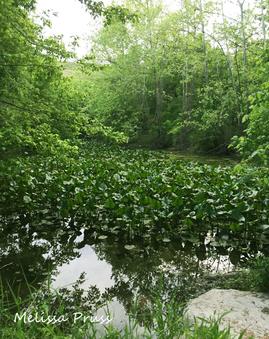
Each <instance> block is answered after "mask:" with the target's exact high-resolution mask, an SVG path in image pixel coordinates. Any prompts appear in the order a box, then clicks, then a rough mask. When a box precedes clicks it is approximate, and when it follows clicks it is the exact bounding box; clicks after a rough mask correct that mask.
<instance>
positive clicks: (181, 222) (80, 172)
mask: <svg viewBox="0 0 269 339" xmlns="http://www.w3.org/2000/svg"><path fill="white" fill-rule="evenodd" d="M1 171H2V173H3V175H2V178H1V187H2V195H1V197H0V199H1V203H2V209H1V214H2V215H3V216H4V215H6V216H13V217H14V216H20V215H23V216H24V218H26V220H29V221H30V220H35V219H36V218H37V216H38V215H39V214H40V213H41V214H42V215H43V218H44V219H46V216H48V217H49V218H50V216H51V215H55V216H57V217H58V218H63V219H65V220H68V219H69V218H73V219H74V220H75V221H80V222H82V223H85V222H86V223H88V225H92V226H93V227H94V228H96V229H97V230H99V231H103V232H107V233H108V234H109V233H115V234H117V233H121V232H124V233H126V234H128V236H129V238H133V237H134V236H139V235H145V234H151V233H156V234H159V235H160V236H163V237H164V238H167V237H168V238H169V235H171V236H172V234H174V235H175V234H177V233H179V234H180V233H183V232H185V233H188V232H190V233H192V232H197V231H198V232H201V233H202V232H203V233H204V234H206V233H207V232H208V231H209V230H211V228H212V229H214V227H219V228H221V229H223V230H226V231H227V233H228V234H229V232H231V233H234V234H238V236H242V237H244V236H246V233H247V234H248V235H251V234H252V235H253V236H255V235H257V236H258V234H259V235H260V236H262V235H263V236H264V237H265V239H264V241H265V242H266V239H267V238H266V234H267V233H266V232H267V231H268V230H267V226H266V225H268V223H269V220H268V217H269V216H268V204H269V201H268V196H269V181H268V170H267V169H256V170H254V169H252V168H248V167H245V168H244V167H243V168H242V169H241V170H235V169H233V168H232V167H220V166H212V165H202V164H198V163H192V162H186V163H185V162H184V161H175V160H169V158H167V157H166V156H165V155H163V156H162V155H159V156H157V155H156V154H154V153H150V152H146V151H127V150H121V149H119V148H113V147H112V148H109V147H108V146H103V147H102V146H100V145H99V146H95V147H90V148H89V149H88V151H87V152H84V153H83V154H82V155H80V156H78V157H77V159H74V160H73V159H64V158H58V157H57V158H51V157H50V158H47V159H44V158H37V157H34V158H33V157H32V158H28V159H24V160H23V161H22V160H21V161H16V160H10V161H9V162H5V163H4V167H3V168H2V169H1ZM263 225H264V226H263ZM267 241H268V240H267Z"/></svg>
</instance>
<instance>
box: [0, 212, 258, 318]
mask: <svg viewBox="0 0 269 339" xmlns="http://www.w3.org/2000/svg"><path fill="white" fill-rule="evenodd" d="M157 238H158V237H154V236H153V237H152V238H149V237H147V238H146V239H142V238H140V239H136V240H135V241H134V240H133V241H132V243H131V244H130V241H128V243H127V244H128V245H129V246H126V243H125V242H124V241H123V240H122V239H119V238H117V237H116V236H114V237H107V236H104V235H103V236H100V234H99V235H97V234H96V232H94V231H93V230H91V229H87V228H86V227H85V225H84V226H83V228H82V226H79V225H76V224H75V223H73V222H72V221H68V222H67V221H57V220H55V219H51V221H49V222H48V223H45V222H43V223H42V224H41V225H40V224H31V223H29V222H28V221H26V222H24V223H22V221H21V219H18V218H14V219H13V220H5V222H4V223H3V227H2V231H1V238H0V239H1V240H0V245H1V247H0V248H1V249H0V254H1V259H0V274H1V280H2V282H3V283H4V284H5V283H6V284H9V285H10V286H11V287H12V289H13V291H15V293H16V294H18V295H20V296H22V297H24V298H25V297H26V296H27V293H29V285H30V286H33V287H37V286H38V285H40V284H42V283H43V282H44V281H45V280H46V277H47V275H48V273H49V274H52V276H53V279H54V281H53V286H54V287H55V288H59V287H68V286H71V285H72V284H73V283H74V282H75V281H76V280H77V279H78V277H79V276H80V274H81V273H82V272H85V273H86V280H85V282H84V283H83V285H82V286H83V287H84V288H85V289H86V288H87V287H89V286H92V285H96V286H97V288H98V289H99V290H100V291H101V292H102V293H105V294H106V296H107V298H108V299H109V300H111V309H112V311H113V313H114V315H116V317H117V319H116V323H118V324H120V323H122V322H123V319H126V314H128V313H130V312H131V307H132V305H133V303H134V300H137V301H138V304H139V308H140V309H144V310H146V309H147V307H148V306H149V305H150V303H151V302H152V298H153V296H154V294H155V293H156V292H157V291H158V293H159V291H160V290H161V295H162V298H163V300H169V298H171V296H172V295H173V296H175V295H176V297H177V299H178V300H179V301H185V300H187V299H189V298H190V297H193V296H195V295H196V294H200V293H201V292H202V291H203V289H204V288H206V286H207V285H206V282H207V281H210V276H212V274H215V273H217V272H222V273H227V272H229V271H232V270H234V269H235V267H236V265H237V264H239V263H240V262H241V263H242V262H244V261H246V260H248V259H249V258H250V257H252V256H255V254H256V253H257V252H258V251H259V250H262V245H259V244H258V243H254V240H253V239H251V240H250V241H246V240H244V241H243V243H242V242H240V241H239V240H236V239H235V238H232V237H231V239H235V240H233V241H232V240H229V237H228V238H227V236H226V237H223V235H221V234H219V233H213V234H197V235H192V237H191V239H190V240H188V239H187V236H186V235H185V236H181V237H177V238H176V239H172V241H170V240H169V239H168V240H167V239H159V240H158V241H157V240H156V239H157ZM163 240H165V241H163ZM131 245H132V246H131ZM254 245H255V246H254ZM141 321H142V320H141Z"/></svg>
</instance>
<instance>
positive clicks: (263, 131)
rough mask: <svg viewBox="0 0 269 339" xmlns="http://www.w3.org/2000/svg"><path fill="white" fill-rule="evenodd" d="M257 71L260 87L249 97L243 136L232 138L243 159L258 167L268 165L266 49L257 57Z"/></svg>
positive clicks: (268, 101) (268, 111) (268, 102)
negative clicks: (249, 109)
mask: <svg viewBox="0 0 269 339" xmlns="http://www.w3.org/2000/svg"><path fill="white" fill-rule="evenodd" d="M257 64H258V71H259V74H260V78H261V79H262V80H261V81H264V82H263V83H262V85H261V86H260V87H259V88H257V90H256V91H255V93H254V94H253V95H252V96H251V97H250V102H251V112H250V114H249V115H246V116H245V120H246V122H247V128H246V131H245V136H242V137H240V138H234V145H235V147H236V149H237V150H238V151H239V152H240V153H241V154H242V156H243V158H244V159H246V160H248V161H253V162H255V163H257V164H259V165H264V166H267V167H268V165H269V82H268V80H267V78H268V74H269V62H268V47H267V49H265V50H264V51H263V53H262V54H261V55H260V56H259V60H258V61H257Z"/></svg>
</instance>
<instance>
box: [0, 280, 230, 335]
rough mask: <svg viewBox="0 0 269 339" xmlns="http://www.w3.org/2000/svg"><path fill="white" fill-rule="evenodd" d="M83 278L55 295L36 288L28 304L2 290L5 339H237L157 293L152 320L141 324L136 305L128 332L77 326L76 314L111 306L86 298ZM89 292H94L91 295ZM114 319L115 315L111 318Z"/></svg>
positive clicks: (0, 311) (0, 330) (0, 303)
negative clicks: (187, 314) (54, 320)
mask: <svg viewBox="0 0 269 339" xmlns="http://www.w3.org/2000/svg"><path fill="white" fill-rule="evenodd" d="M82 282H83V277H82V279H80V280H79V281H78V282H76V284H74V286H73V288H72V289H70V290H66V289H60V290H57V291H55V290H52V289H51V288H50V286H46V287H44V286H43V287H41V288H40V289H39V290H33V289H32V288H31V287H30V286H28V287H29V290H30V294H29V298H28V299H27V300H22V299H21V298H20V297H18V296H15V293H13V292H12V290H9V292H11V293H9V294H8V295H9V296H11V297H9V298H8V296H7V293H6V292H7V290H4V288H3V284H1V289H0V316H1V328H0V335H1V338H5V339H9V338H10V339H13V338H19V339H34V338H48V339H49V338H52V339H64V338H65V339H67V338H74V339H85V338H91V339H95V338H108V339H114V338H115V339H116V338H122V339H125V338H126V339H132V338H147V339H150V338H160V339H167V338H168V339H170V338H171V339H172V338H197V339H203V338H204V339H211V338H212V339H230V338H232V334H231V331H230V329H229V328H227V329H222V328H221V327H220V323H221V318H214V319H213V318H212V319H209V320H206V319H202V320H201V319H200V320H196V321H194V322H193V323H190V322H189V321H188V320H187V319H185V318H184V308H183V307H182V305H179V304H178V303H177V301H176V299H175V298H172V299H170V300H169V301H164V300H163V299H162V297H161V296H160V295H159V294H158V293H159V292H158V291H157V292H156V295H155V297H154V299H153V300H152V302H151V303H150V305H148V306H149V312H150V317H148V315H147V316H145V319H147V321H144V322H141V319H140V321H138V320H137V317H136V314H137V312H140V311H141V310H140V309H139V307H138V304H136V303H134V305H133V310H132V312H131V314H130V316H129V322H128V323H127V324H126V325H125V326H124V328H122V329H118V328H116V327H115V326H114V325H113V324H111V323H110V324H105V325H96V324H95V323H92V322H91V321H86V322H83V321H77V322H74V321H73V318H72V313H74V312H82V313H83V314H87V315H88V316H89V315H90V314H95V312H96V310H97V309H98V308H99V307H101V305H105V304H104V303H103V301H102V300H101V299H102V298H101V296H100V295H99V294H98V293H97V295H95V297H94V298H93V290H91V291H90V293H88V294H87V293H86V294H85V291H84V290H82V289H81V288H80V284H81V283H82ZM88 292H89V291H88ZM16 312H18V313H19V314H20V315H22V314H23V313H24V312H27V314H32V315H33V316H34V315H35V314H38V317H39V319H40V318H41V315H42V316H43V319H47V318H48V317H49V316H50V317H53V316H54V317H55V318H57V319H60V318H61V317H62V319H63V318H64V317H65V318H66V319H68V321H67V322H59V323H56V324H53V323H42V322H35V321H33V322H31V323H25V322H24V320H23V318H22V319H20V320H18V319H17V321H16V322H14V317H15V314H16ZM107 315H108V316H110V315H109V314H107Z"/></svg>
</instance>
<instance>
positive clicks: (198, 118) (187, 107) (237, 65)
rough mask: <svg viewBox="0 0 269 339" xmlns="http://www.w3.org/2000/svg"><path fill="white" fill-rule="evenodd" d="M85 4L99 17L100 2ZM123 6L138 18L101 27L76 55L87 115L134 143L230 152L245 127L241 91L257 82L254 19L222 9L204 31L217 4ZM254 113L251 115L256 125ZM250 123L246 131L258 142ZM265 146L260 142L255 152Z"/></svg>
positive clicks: (246, 93) (249, 90) (249, 89)
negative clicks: (232, 16)
mask: <svg viewBox="0 0 269 339" xmlns="http://www.w3.org/2000/svg"><path fill="white" fill-rule="evenodd" d="M89 3H90V4H89V7H90V9H91V11H93V12H94V13H96V14H98V15H103V12H104V11H105V9H106V7H104V4H103V3H102V2H95V1H89ZM124 5H125V6H126V8H128V9H129V11H130V12H135V13H137V15H138V17H139V20H138V21H135V22H129V24H128V25H126V24H125V21H124V20H115V21H112V22H111V23H110V24H109V25H105V27H104V28H103V29H102V30H101V31H100V33H99V34H98V35H97V37H96V38H94V43H93V47H92V51H91V53H90V54H89V55H88V56H87V57H86V58H84V60H82V64H83V72H85V73H86V74H88V75H89V78H88V81H87V83H88V85H87V87H88V89H89V93H90V95H89V100H88V109H89V111H88V114H90V115H93V116H98V118H99V119H100V120H101V121H102V122H103V123H105V124H106V125H109V126H112V127H113V128H114V129H119V130H120V131H122V132H124V133H125V134H127V135H128V136H129V138H130V142H132V143H134V144H139V145H144V146H150V147H157V148H164V147H171V146H173V147H176V148H178V149H180V150H184V151H186V150H190V151H195V152H209V153H225V152H228V151H229V152H231V149H230V148H229V147H228V146H229V144H230V142H231V139H232V137H233V136H235V135H238V136H239V137H242V134H243V130H244V128H245V127H246V121H245V120H244V118H243V117H244V116H246V115H248V113H249V110H250V105H249V101H248V96H249V95H250V94H251V93H255V92H256V91H257V90H259V86H260V85H261V84H262V82H263V80H262V79H261V77H258V76H257V70H258V68H259V66H258V64H257V62H256V59H257V51H258V53H262V50H263V44H262V43H260V41H257V39H256V40H255V39H254V38H253V34H254V33H253V32H256V31H258V32H257V34H258V36H260V32H259V28H257V27H259V25H260V23H259V22H257V18H256V17H255V16H252V15H251V14H250V13H249V12H248V11H247V10H246V9H244V8H243V9H242V10H243V12H242V17H243V19H242V17H240V18H238V22H237V21H229V19H228V18H226V17H225V16H224V15H223V23H222V24H216V25H215V29H214V32H212V33H211V29H210V28H209V27H208V24H207V23H208V22H210V17H211V16H213V15H214V14H213V13H214V12H216V11H218V10H219V9H218V8H217V7H216V6H217V5H212V3H211V2H207V1H206V2H203V3H201V2H199V1H194V2H190V1H185V2H184V5H183V6H182V8H181V9H180V10H179V11H177V12H176V13H172V14H167V12H166V11H165V10H164V9H163V6H162V2H161V1H149V2H146V1H132V2H130V1H125V2H124ZM109 8H110V7H107V10H109ZM240 20H243V22H241V21H240ZM263 65H264V63H263ZM265 107H266V105H265ZM263 116H264V120H266V121H268V119H267V117H266V115H265V114H264V115H263ZM256 118H257V114H256V115H255V114H253V119H252V120H253V121H255V123H256V124H259V126H260V124H261V123H262V122H261V121H260V123H258V120H259V119H256ZM255 123H253V125H254V124H255ZM254 128H256V127H255V126H253V127H252V128H251V130H252V132H249V133H250V134H252V135H253V140H258V136H257V135H256V134H253V129H254ZM256 130H257V128H256ZM262 135H264V136H265V135H266V124H264V132H263V133H262ZM242 138H243V137H242ZM265 139H266V138H265ZM241 140H243V139H241ZM266 140H267V139H266ZM266 140H265V141H266ZM255 147H256V144H254V143H253V147H252V148H253V151H256V148H255ZM241 148H242V147H241V146H238V148H237V149H238V150H240V151H241ZM253 151H252V152H253ZM264 152H267V151H266V150H265V151H264V147H263V148H262V150H261V149H258V150H257V153H256V155H257V156H261V157H262V156H263V155H262V154H263V153H264Z"/></svg>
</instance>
